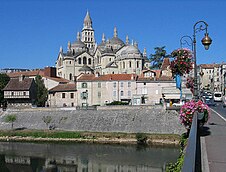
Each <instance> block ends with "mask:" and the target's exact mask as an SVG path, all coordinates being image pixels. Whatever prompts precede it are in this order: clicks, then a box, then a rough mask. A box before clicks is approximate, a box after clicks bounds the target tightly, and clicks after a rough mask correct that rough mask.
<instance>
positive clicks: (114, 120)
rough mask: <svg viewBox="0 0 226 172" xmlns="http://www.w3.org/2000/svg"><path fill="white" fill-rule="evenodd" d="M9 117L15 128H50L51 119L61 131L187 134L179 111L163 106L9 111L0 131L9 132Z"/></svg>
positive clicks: (0, 122) (1, 120)
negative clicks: (168, 109) (48, 123)
mask: <svg viewBox="0 0 226 172" xmlns="http://www.w3.org/2000/svg"><path fill="white" fill-rule="evenodd" d="M9 114H15V115H16V116H17V120H16V121H15V123H14V128H27V129H47V128H48V127H47V125H46V124H45V123H44V121H43V116H51V118H52V120H51V123H50V125H52V126H53V125H54V126H55V127H56V129H59V130H68V131H93V132H126V133H138V132H143V133H156V134H159V133H161V134H163V133H165V134H182V133H184V132H185V129H184V127H183V126H182V125H181V124H180V123H179V117H178V112H176V111H174V110H170V111H166V110H165V109H163V108H162V107H161V106H152V107H150V106H147V107H144V106H143V107H142V106H141V107H135V108H132V107H127V108H126V107H121V108H119V107H117V108H116V107H115V108H113V107H111V108H108V107H105V108H101V109H98V110H74V109H50V108H35V109H21V110H19V109H7V111H5V112H3V113H1V115H0V129H10V127H11V124H10V123H6V122H4V118H5V117H6V116H7V115H9Z"/></svg>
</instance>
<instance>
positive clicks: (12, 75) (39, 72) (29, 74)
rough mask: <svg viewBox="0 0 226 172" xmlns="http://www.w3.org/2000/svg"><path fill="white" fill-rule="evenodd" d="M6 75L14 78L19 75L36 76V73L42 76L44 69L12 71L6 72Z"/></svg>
mask: <svg viewBox="0 0 226 172" xmlns="http://www.w3.org/2000/svg"><path fill="white" fill-rule="evenodd" d="M7 75H8V76H9V77H10V78H16V77H19V76H21V75H23V76H28V77H30V76H36V75H41V76H44V71H43V70H33V71H24V72H12V73H7Z"/></svg>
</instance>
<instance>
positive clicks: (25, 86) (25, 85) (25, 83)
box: [3, 78, 34, 91]
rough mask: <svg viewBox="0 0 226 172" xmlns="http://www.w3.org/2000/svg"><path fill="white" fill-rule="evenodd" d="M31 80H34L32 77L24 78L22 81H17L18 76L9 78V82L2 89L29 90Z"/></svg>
mask: <svg viewBox="0 0 226 172" xmlns="http://www.w3.org/2000/svg"><path fill="white" fill-rule="evenodd" d="M33 80H34V79H33V78H24V79H23V80H22V81H19V78H11V79H10V81H9V83H8V84H7V85H6V86H5V88H4V89H3V91H25V90H29V89H30V87H31V84H32V81H33Z"/></svg>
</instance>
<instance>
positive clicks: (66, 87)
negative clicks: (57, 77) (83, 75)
mask: <svg viewBox="0 0 226 172" xmlns="http://www.w3.org/2000/svg"><path fill="white" fill-rule="evenodd" d="M76 90H77V89H76V84H75V83H69V84H59V85H57V86H56V87H54V88H52V89H50V90H49V92H61V91H76Z"/></svg>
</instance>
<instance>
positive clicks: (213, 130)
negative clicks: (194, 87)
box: [201, 103, 226, 172]
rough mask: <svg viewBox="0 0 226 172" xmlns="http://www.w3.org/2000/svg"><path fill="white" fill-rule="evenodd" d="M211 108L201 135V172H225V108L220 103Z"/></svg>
mask: <svg viewBox="0 0 226 172" xmlns="http://www.w3.org/2000/svg"><path fill="white" fill-rule="evenodd" d="M211 108H212V113H211V117H210V119H209V122H208V124H206V125H205V126H204V128H203V132H202V133H201V148H202V161H203V162H202V163H203V164H202V165H204V170H203V171H205V172H209V171H210V172H225V171H226V108H223V107H222V104H221V103H218V104H217V106H216V107H211ZM205 160H206V161H205Z"/></svg>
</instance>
